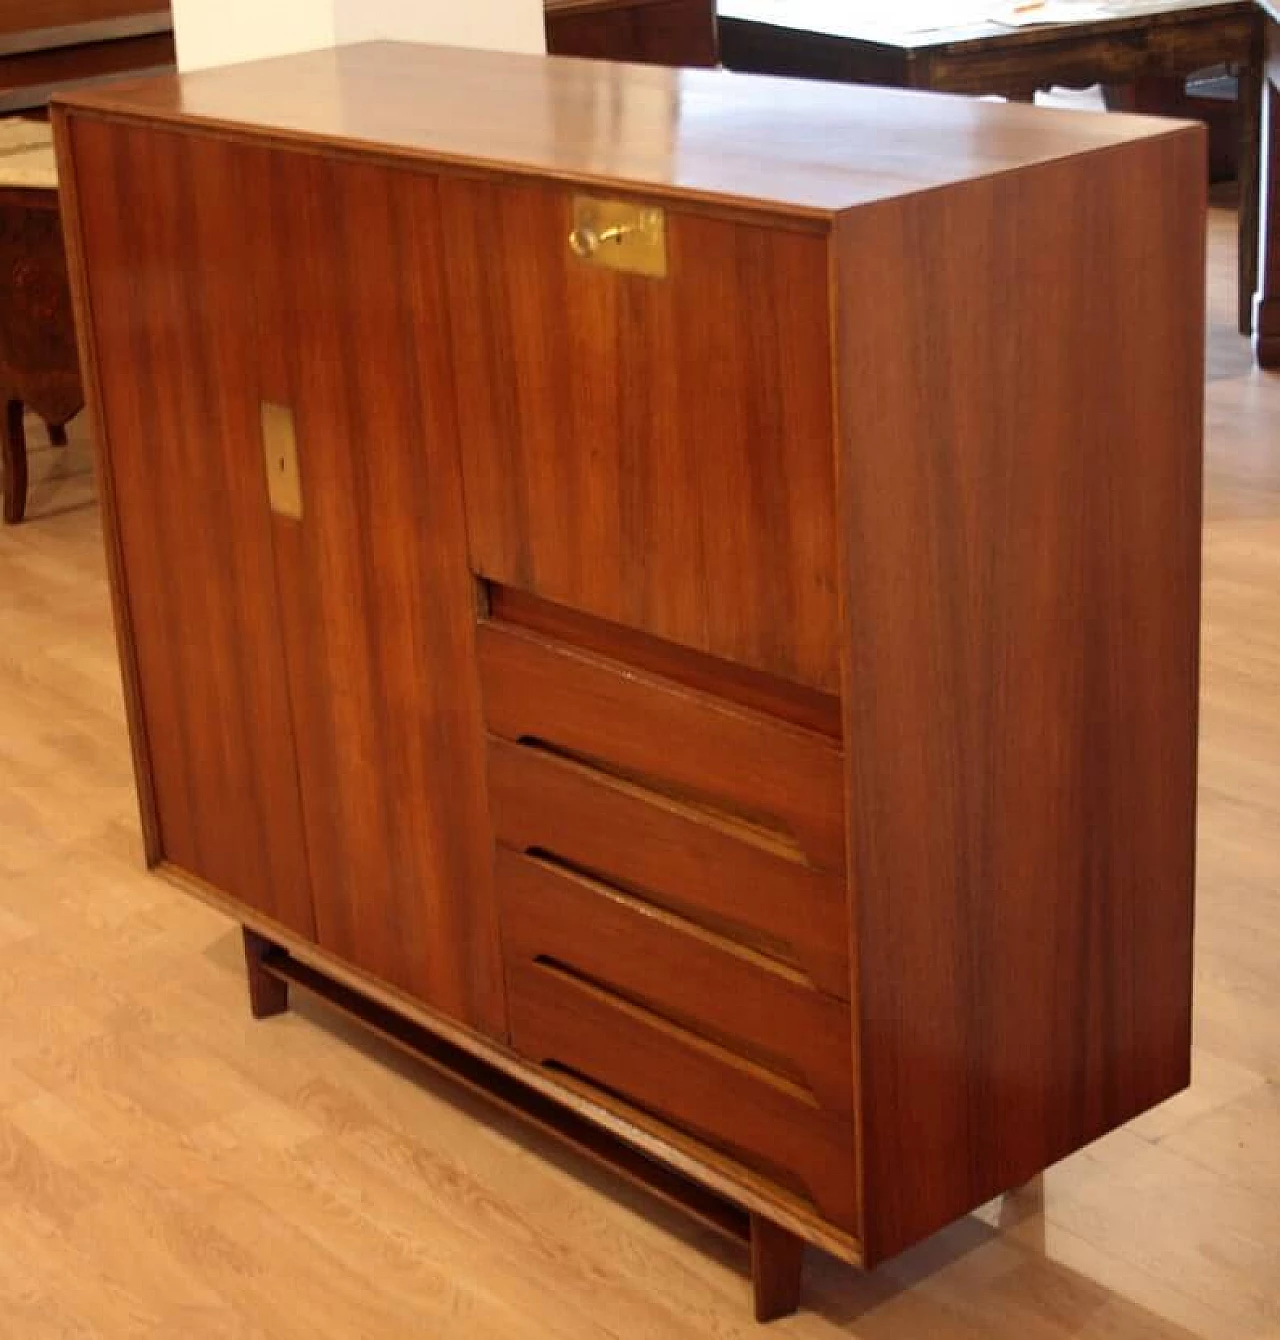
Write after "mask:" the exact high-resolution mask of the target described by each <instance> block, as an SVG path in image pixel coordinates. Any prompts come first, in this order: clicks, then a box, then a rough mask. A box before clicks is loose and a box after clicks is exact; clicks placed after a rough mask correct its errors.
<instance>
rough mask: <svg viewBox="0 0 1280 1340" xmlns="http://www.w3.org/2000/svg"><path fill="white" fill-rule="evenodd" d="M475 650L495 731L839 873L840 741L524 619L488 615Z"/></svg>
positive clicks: (841, 872) (811, 865) (802, 861)
mask: <svg viewBox="0 0 1280 1340" xmlns="http://www.w3.org/2000/svg"><path fill="white" fill-rule="evenodd" d="M477 650H478V655H479V660H480V675H481V683H482V687H483V692H484V709H485V718H486V721H487V724H488V727H489V730H490V732H491V733H492V734H494V735H497V736H500V737H501V738H503V739H505V740H510V741H528V742H536V743H539V744H542V745H544V746H547V747H549V748H550V749H551V750H554V751H556V752H560V753H563V754H567V755H572V756H575V757H577V758H579V759H581V760H582V761H584V762H587V763H592V764H594V765H595V766H596V767H597V768H599V769H600V770H601V771H604V772H609V773H612V774H614V775H617V776H620V777H625V778H628V779H630V780H632V781H635V782H637V783H638V784H640V785H642V786H643V787H645V788H646V789H648V790H650V791H653V792H656V793H660V794H662V795H665V796H668V797H670V798H672V799H677V800H684V801H686V802H689V803H690V804H692V805H701V806H704V807H708V808H711V809H714V810H716V811H718V812H720V813H723V814H729V815H732V816H734V817H736V818H738V819H741V820H743V821H745V822H747V823H750V824H752V825H755V826H756V827H758V828H760V829H761V830H762V831H764V832H765V833H767V834H769V835H771V836H772V837H773V838H774V839H776V841H777V843H778V845H780V846H784V847H787V848H789V849H790V850H791V853H792V854H793V855H794V857H795V858H796V861H797V863H799V864H802V865H805V866H808V867H809V868H811V869H813V870H818V871H823V872H826V873H828V874H832V875H836V876H838V877H839V878H840V879H841V880H843V878H844V874H845V863H844V853H845V845H844V755H843V751H842V749H841V747H840V746H839V744H838V743H836V742H835V741H833V740H831V739H829V738H828V737H827V736H825V735H822V734H819V733H818V732H816V731H811V730H806V729H805V728H803V727H801V726H796V725H793V724H792V723H790V722H787V721H782V720H779V719H778V718H775V717H772V716H769V715H768V714H766V713H764V712H759V711H755V710H753V709H751V708H749V707H744V706H742V705H740V704H738V703H735V702H730V701H728V700H726V699H722V698H718V697H716V696H715V695H714V694H712V693H706V692H701V691H698V690H696V689H692V688H689V687H686V686H685V685H682V684H677V683H674V682H672V681H670V680H666V679H663V678H661V677H660V676H657V675H653V674H650V673H646V672H642V671H639V670H636V669H634V668H632V667H630V666H628V665H626V664H624V663H622V662H620V661H614V660H611V659H609V658H608V657H605V656H601V655H598V654H596V653H594V652H587V651H584V650H580V649H578V648H576V647H574V646H572V645H569V644H567V643H562V642H558V641H555V640H553V639H550V638H547V637H545V636H542V635H539V634H535V633H531V632H528V631H525V630H522V629H520V628H517V627H513V626H507V625H503V624H499V623H494V622H486V623H482V624H481V627H480V629H479V635H478V646H477Z"/></svg>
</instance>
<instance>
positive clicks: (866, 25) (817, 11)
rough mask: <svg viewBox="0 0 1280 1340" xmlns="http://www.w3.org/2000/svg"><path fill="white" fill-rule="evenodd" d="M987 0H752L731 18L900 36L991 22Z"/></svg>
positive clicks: (822, 30)
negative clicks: (836, 3) (837, 0)
mask: <svg viewBox="0 0 1280 1340" xmlns="http://www.w3.org/2000/svg"><path fill="white" fill-rule="evenodd" d="M991 10H992V0H896V3H893V4H886V3H885V0H845V2H844V3H842V4H841V5H840V6H839V9H838V20H837V19H836V18H835V14H836V12H837V11H834V10H833V7H832V5H831V0H751V2H750V4H743V5H737V6H735V11H734V12H735V17H750V18H751V20H752V21H753V22H756V23H777V24H778V25H779V26H781V27H784V28H796V29H802V30H803V29H807V30H810V31H813V32H824V31H830V30H831V26H832V24H833V22H834V23H836V24H837V25H838V28H839V29H840V30H847V31H857V32H858V33H860V34H862V33H867V34H870V33H874V32H876V31H877V30H880V29H883V30H884V32H885V33H886V34H892V35H893V36H901V35H903V34H904V33H905V34H911V33H930V32H936V31H938V30H939V29H949V28H971V27H975V26H977V25H979V24H983V23H988V22H990V18H991Z"/></svg>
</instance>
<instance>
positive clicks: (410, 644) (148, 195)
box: [57, 45, 1204, 1317]
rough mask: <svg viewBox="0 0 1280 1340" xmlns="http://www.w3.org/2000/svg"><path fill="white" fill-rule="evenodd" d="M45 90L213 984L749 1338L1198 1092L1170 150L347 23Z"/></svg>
mask: <svg viewBox="0 0 1280 1340" xmlns="http://www.w3.org/2000/svg"><path fill="white" fill-rule="evenodd" d="M479 86H485V87H488V88H490V89H493V90H501V92H500V94H498V95H495V96H493V97H491V98H490V99H488V100H486V102H485V104H484V108H483V112H479V111H477V104H476V102H475V98H474V90H475V89H476V88H477V87H479ZM57 127H58V136H59V145H60V151H61V154H62V158H63V168H64V173H65V178H66V181H67V182H68V185H69V190H68V193H67V205H66V210H67V223H68V230H69V236H70V239H71V242H72V254H73V260H74V265H73V272H74V273H73V282H74V285H75V288H76V290H77V300H78V304H79V310H80V315H81V318H82V321H81V324H82V334H83V338H84V352H85V361H86V366H87V367H88V368H89V370H90V374H91V376H90V381H91V391H92V400H93V404H94V407H95V413H96V416H97V424H98V438H99V446H100V454H101V466H102V471H101V474H102V481H103V493H104V505H105V515H106V521H107V535H108V544H109V554H110V557H111V560H112V578H113V590H114V594H115V599H116V604H117V613H118V618H119V623H120V629H121V651H122V659H123V664H124V670H125V678H126V687H127V690H128V701H129V706H130V718H131V723H132V728H133V737H134V746H135V752H136V757H137V764H138V775H139V788H140V794H141V797H142V808H143V815H144V821H145V824H146V828H147V836H148V850H149V855H150V858H151V860H152V861H153V863H155V864H156V865H157V866H158V867H159V868H160V869H161V870H163V871H165V872H166V873H168V874H169V875H170V876H171V877H172V878H174V879H175V880H177V881H178V882H181V883H183V884H184V885H185V886H186V887H189V888H193V889H194V890H195V891H196V892H198V893H201V894H202V895H203V896H205V897H207V898H210V899H212V900H213V901H215V902H216V903H218V905H220V906H222V907H224V908H227V909H228V910H230V911H232V913H233V914H234V915H236V916H237V917H238V918H239V919H240V920H241V921H242V922H243V924H244V925H245V926H246V928H248V931H249V932H250V934H249V935H248V938H247V945H248V948H249V964H250V981H251V987H252V997H253V1001H254V1006H255V1009H256V1011H257V1012H258V1013H260V1014H268V1013H272V1012H274V1011H275V1010H277V1009H279V1008H281V1007H282V1006H283V1004H284V1002H285V999H286V987H287V985H289V984H292V985H293V986H300V987H304V988H306V989H308V990H311V991H317V992H320V993H321V994H324V995H326V996H327V997H328V998H329V999H330V1000H331V1001H332V1002H333V1003H334V1004H336V1005H337V1006H338V1007H339V1008H341V1009H343V1010H345V1011H346V1012H348V1013H350V1014H353V1015H354V1016H356V1017H357V1018H361V1019H363V1020H365V1021H366V1022H368V1023H370V1024H371V1025H373V1026H374V1027H376V1028H378V1029H379V1030H380V1031H381V1032H382V1033H383V1034H384V1035H385V1036H387V1037H390V1038H391V1039H392V1040H393V1041H396V1042H397V1043H399V1044H400V1045H402V1046H406V1047H409V1048H411V1049H412V1050H414V1051H415V1052H416V1053H418V1054H420V1055H422V1056H423V1057H424V1059H426V1060H427V1061H428V1062H429V1063H430V1064H432V1065H434V1066H437V1067H438V1068H442V1069H445V1070H447V1071H449V1072H450V1073H451V1074H454V1075H455V1076H456V1077H457V1078H458V1079H459V1080H460V1081H461V1082H462V1083H464V1084H466V1085H468V1086H469V1087H471V1088H473V1089H479V1090H480V1091H482V1092H485V1093H487V1094H489V1096H491V1097H493V1098H494V1099H495V1100H496V1101H498V1102H500V1103H502V1104H503V1105H504V1106H506V1107H508V1108H516V1109H518V1110H520V1111H522V1112H523V1113H524V1114H525V1115H527V1116H528V1117H529V1118H530V1119H531V1120H533V1121H535V1122H536V1123H537V1124H538V1125H539V1126H540V1127H541V1128H542V1129H544V1130H551V1131H553V1132H554V1133H556V1134H558V1135H559V1136H561V1137H562V1138H564V1139H566V1140H569V1141H570V1142H571V1143H572V1144H574V1146H575V1147H576V1148H579V1149H580V1150H582V1151H583V1152H584V1153H586V1154H588V1155H589V1156H590V1157H592V1158H597V1159H606V1160H607V1161H609V1162H611V1163H612V1164H614V1165H615V1166H617V1167H618V1168H619V1169H620V1170H621V1171H623V1172H624V1173H625V1174H626V1175H627V1176H629V1177H632V1178H635V1179H637V1180H640V1181H643V1182H645V1183H646V1184H648V1185H650V1186H652V1187H653V1188H654V1189H655V1190H656V1191H657V1192H658V1193H659V1194H660V1195H662V1196H664V1197H665V1198H666V1199H668V1200H675V1201H676V1202H677V1203H680V1204H682V1205H684V1206H685V1207H686V1208H688V1209H689V1210H690V1212H691V1213H695V1214H697V1215H698V1216H699V1218H701V1219H702V1220H703V1222H706V1223H709V1224H711V1225H712V1226H714V1227H716V1228H719V1229H721V1230H723V1231H726V1232H729V1233H734V1234H739V1235H747V1234H749V1235H750V1238H751V1244H752V1253H751V1259H752V1269H753V1274H754V1277H755V1283H756V1307H757V1315H759V1316H761V1317H768V1316H774V1315H778V1314H780V1313H782V1312H785V1311H786V1310H788V1308H789V1307H793V1306H794V1304H795V1299H796V1293H797V1290H798V1286H799V1269H800V1260H801V1255H800V1253H799V1252H798V1251H797V1249H796V1243H797V1239H808V1240H810V1241H813V1242H816V1243H820V1244H822V1245H823V1246H825V1247H827V1248H828V1249H830V1250H832V1251H835V1252H837V1253H838V1254H840V1255H842V1256H844V1257H845V1258H846V1259H848V1260H850V1261H855V1262H860V1263H863V1264H867V1265H871V1264H874V1263H875V1262H877V1261H879V1260H882V1259H884V1258H885V1257H886V1256H889V1255H892V1254H893V1253H895V1252H897V1251H900V1250H901V1249H903V1248H904V1247H906V1246H908V1245H909V1244H911V1243H913V1242H915V1241H918V1240H919V1239H920V1238H922V1237H924V1236H926V1235H927V1234H929V1233H930V1232H932V1231H933V1230H935V1229H937V1228H938V1227H940V1226H942V1225H943V1224H945V1223H947V1222H948V1221H950V1220H952V1219H954V1218H955V1217H957V1216H958V1215H961V1214H963V1213H965V1212H966V1211H968V1210H969V1209H971V1208H973V1207H974V1206H976V1205H978V1204H980V1203H982V1202H983V1201H985V1200H987V1199H989V1198H990V1197H991V1196H993V1195H996V1194H998V1193H999V1192H1001V1191H1002V1190H1005V1189H1007V1188H1008V1187H1010V1186H1013V1185H1016V1184H1019V1183H1021V1182H1022V1181H1025V1180H1026V1179H1027V1178H1029V1177H1030V1176H1032V1175H1033V1174H1034V1173H1035V1172H1036V1171H1038V1170H1039V1169H1041V1168H1043V1167H1045V1166H1047V1165H1048V1164H1049V1163H1051V1162H1053V1161H1054V1160H1056V1159H1058V1158H1061V1157H1062V1156H1064V1155H1065V1154H1067V1153H1070V1152H1071V1151H1072V1150H1074V1149H1077V1148H1079V1147H1080V1146H1081V1145H1083V1144H1085V1143H1087V1142H1088V1141H1090V1140H1092V1139H1093V1138H1095V1137H1096V1136H1098V1135H1100V1134H1102V1133H1103V1132H1104V1131H1106V1130H1108V1129H1111V1128H1112V1127H1114V1126H1116V1125H1118V1124H1119V1123H1121V1122H1123V1121H1126V1120H1127V1119H1129V1118H1130V1117H1132V1116H1134V1115H1136V1114H1137V1113H1139V1112H1141V1111H1143V1110H1144V1109H1146V1108H1148V1107H1150V1106H1151V1105H1152V1104H1154V1103H1157V1102H1159V1101H1161V1100H1162V1099H1163V1098H1166V1097H1168V1096H1169V1095H1170V1094H1172V1093H1174V1092H1175V1091H1177V1090H1178V1089H1179V1088H1181V1087H1182V1086H1184V1085H1185V1084H1186V1082H1187V1078H1188V1060H1189V1046H1190V985H1191V926H1192V874H1193V855H1194V846H1193V844H1194V804H1195V731H1196V656H1197V642H1198V636H1197V633H1198V626H1197V625H1198V596H1197V593H1198V584H1199V526H1200V471H1201V455H1200V425H1201V414H1202V410H1201V385H1202V368H1201V359H1202V324H1201V323H1202V303H1201V298H1202V288H1203V273H1202V268H1201V267H1202V259H1203V228H1204V220H1203V207H1202V206H1203V201H1202V195H1201V192H1202V190H1203V173H1202V170H1201V168H1202V151H1203V138H1202V133H1201V132H1199V131H1198V130H1195V129H1193V128H1189V127H1185V126H1181V125H1177V124H1162V123H1155V122H1149V121H1134V120H1128V119H1124V118H1118V119H1102V118H1093V117H1082V116H1075V115H1061V114H1044V113H1042V112H1038V111H1036V110H1035V109H1033V108H1027V107H1002V106H988V105H983V104H975V103H971V102H962V101H954V102H953V101H951V100H948V99H942V98H931V97H921V96H917V95H910V94H890V93H884V92H877V91H873V90H865V89H850V88H841V87H830V86H822V85H814V84H801V83H790V82H785V81H764V80H754V79H745V78H738V77H732V76H725V75H720V74H713V73H700V72H693V71H689V72H681V73H676V72H670V71H661V70H648V71H646V70H638V69H634V68H627V69H622V68H619V67H612V66H607V65H594V64H591V63H587V62H577V61H575V62H557V61H554V60H541V59H535V58H527V57H516V56H501V55H492V54H482V53H464V52H459V51H451V52H449V51H434V50H431V49H429V48H416V47H405V46H387V45H375V46H369V47H357V48H352V49H348V50H346V51H343V52H341V53H340V54H338V55H336V56H335V55H332V54H329V55H323V56H322V55H316V56H309V57H298V58H296V59H291V60H290V61H288V62H286V63H284V64H278V63H276V64H270V65H263V66H258V67H244V68H240V69H233V70H228V71H225V72H217V73H207V74H202V75H199V76H194V77H191V78H188V79H186V80H181V81H160V82H153V83H149V84H146V85H142V86H138V87H136V88H133V89H120V90H111V91H100V92H97V93H94V94H85V95H81V96H79V97H77V98H75V99H68V100H66V101H65V102H64V103H63V104H62V105H61V106H60V107H59V109H58V112H57ZM126 182H127V183H128V185H129V190H128V192H127V193H126V192H125V190H124V183H126ZM127 199H145V200H146V201H147V216H146V226H145V227H139V226H138V223H137V216H136V214H135V213H134V212H133V211H132V210H130V209H127V208H126V207H125V206H124V204H122V203H121V202H123V201H125V200H127ZM611 220H612V222H610V221H611ZM1151 329H1159V330H1160V331H1162V340H1161V342H1160V346H1159V348H1156V347H1154V345H1153V342H1151V341H1150V340H1147V339H1144V338H1142V332H1145V331H1149V330H1151ZM677 1174H678V1176H677ZM709 1192H710V1193H714V1199H713V1198H712V1197H711V1196H710V1195H709V1194H708V1193H709Z"/></svg>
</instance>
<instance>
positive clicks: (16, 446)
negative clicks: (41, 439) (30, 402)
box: [0, 400, 27, 526]
mask: <svg viewBox="0 0 1280 1340" xmlns="http://www.w3.org/2000/svg"><path fill="white" fill-rule="evenodd" d="M22 413H23V410H22V401H21V400H10V401H9V403H8V404H7V405H6V406H5V412H4V425H3V433H0V438H2V439H3V441H2V445H3V448H4V519H5V522H6V524H8V525H10V526H16V525H17V524H18V522H19V521H21V520H22V518H23V517H24V516H25V515H26V512H27V434H26V430H25V429H24V428H23V426H22Z"/></svg>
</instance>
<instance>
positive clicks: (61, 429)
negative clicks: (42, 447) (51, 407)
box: [46, 423, 67, 447]
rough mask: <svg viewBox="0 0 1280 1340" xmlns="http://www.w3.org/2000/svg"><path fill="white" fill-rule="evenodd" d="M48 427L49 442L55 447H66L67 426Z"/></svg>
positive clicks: (53, 424)
mask: <svg viewBox="0 0 1280 1340" xmlns="http://www.w3.org/2000/svg"><path fill="white" fill-rule="evenodd" d="M46 426H47V427H48V429H49V442H50V443H51V444H52V445H53V446H55V447H65V446H66V445H67V425H66V424H65V423H51V424H48V425H46Z"/></svg>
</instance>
